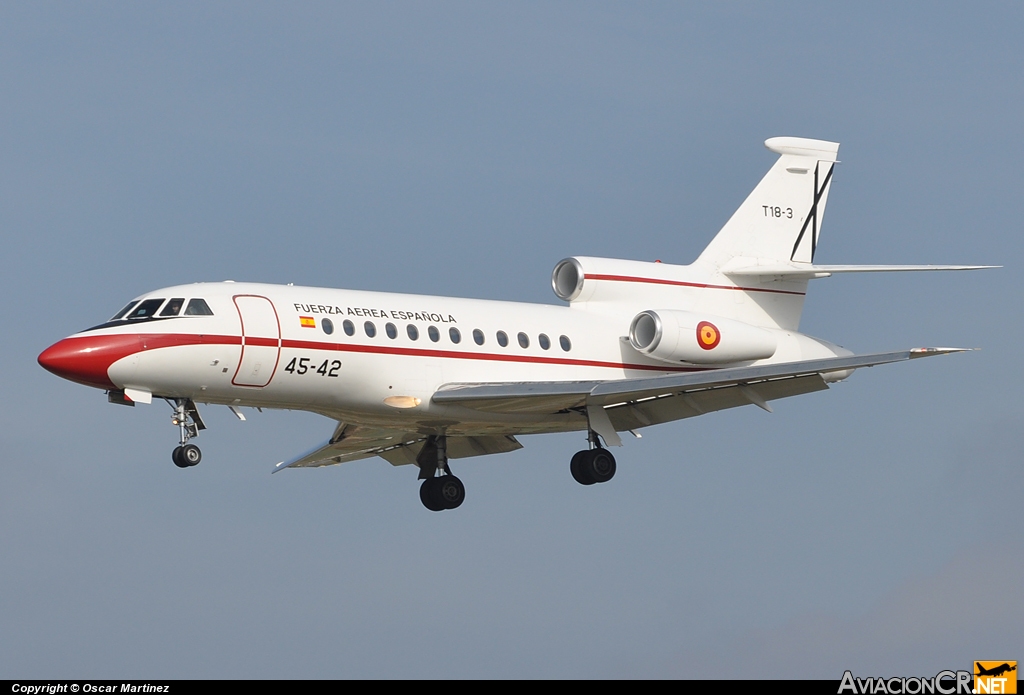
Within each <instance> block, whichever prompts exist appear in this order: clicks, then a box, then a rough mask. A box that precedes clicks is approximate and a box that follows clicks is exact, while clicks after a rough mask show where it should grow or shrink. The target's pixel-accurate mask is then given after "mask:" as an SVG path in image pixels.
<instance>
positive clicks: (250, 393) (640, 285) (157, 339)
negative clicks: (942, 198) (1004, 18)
mask: <svg viewBox="0 0 1024 695" xmlns="http://www.w3.org/2000/svg"><path fill="white" fill-rule="evenodd" d="M765 145H766V146H767V147H768V149H770V150H771V151H773V152H775V153H776V154H778V155H779V158H778V160H777V161H776V162H775V164H774V166H772V168H771V169H770V170H769V171H768V173H767V174H766V175H765V177H764V178H763V179H762V180H761V182H760V183H759V184H758V185H757V187H756V188H755V189H754V191H753V192H752V193H751V194H750V195H749V196H748V197H747V199H746V200H745V201H744V202H743V204H742V205H741V206H740V207H739V209H738V210H737V211H736V212H735V213H734V214H733V216H732V217H731V218H730V219H729V221H728V222H727V223H726V224H725V226H724V227H723V228H722V230H721V231H720V232H719V233H718V234H717V235H716V236H715V238H714V239H713V240H712V241H711V243H710V245H709V246H708V247H707V248H706V249H705V250H704V251H703V253H701V255H700V256H699V257H698V258H697V260H696V261H694V262H693V263H692V264H690V265H670V264H667V263H661V262H654V263H649V262H642V261H629V260H617V259H607V258H588V257H576V258H568V259H565V260H563V261H561V262H560V263H558V264H557V265H556V266H555V269H554V273H553V274H552V278H551V284H552V287H553V288H554V291H555V294H556V295H557V296H558V297H559V299H561V300H563V301H565V302H567V303H568V306H549V305H535V304H521V303H513V302H501V301H483V300H476V299H454V298H449V297H430V296H415V295H403V294H389V293H380V292H361V291H353V290H336V289H321V288H314V287H295V286H291V285H288V286H279V285H264V284H252V283H240V282H239V283H234V282H223V283H199V284H192V285H181V286H178V287H166V288H163V289H160V290H156V291H153V292H147V293H146V294H144V295H142V296H140V297H138V298H137V299H134V300H132V301H131V302H129V303H128V305H127V306H125V307H124V308H123V309H122V310H121V311H119V312H117V314H115V315H114V316H113V318H111V319H110V320H109V321H107V322H106V323H103V324H101V325H99V326H95V327H94V328H90V329H88V330H86V331H82V332H81V333H76V334H75V335H72V336H70V337H68V338H65V339H64V340H61V341H59V342H58V343H56V344H55V345H53V346H51V347H49V348H47V349H46V350H45V351H44V352H43V353H42V354H41V355H40V356H39V363H40V364H41V365H42V366H43V367H45V368H46V369H48V370H49V371H51V372H53V373H54V374H57V375H59V376H61V377H64V378H66V379H69V380H71V381H75V382H78V383H81V384H85V385H87V386H93V387H95V388H99V389H103V390H105V391H106V392H107V395H108V400H109V401H111V402H114V403H121V404H127V405H134V404H135V403H150V402H151V401H152V400H153V398H161V399H164V400H166V401H167V402H168V403H169V404H170V405H171V406H172V407H173V409H174V414H173V417H172V422H173V423H174V424H175V425H176V426H177V427H178V428H179V432H180V443H179V446H178V447H177V448H176V449H175V450H174V453H173V456H172V458H173V460H174V463H176V464H177V465H178V466H180V467H182V468H187V467H189V466H194V465H195V464H197V463H199V460H200V458H201V454H200V451H199V448H198V447H197V446H196V445H195V444H192V443H191V440H192V439H193V438H194V437H195V436H196V435H197V434H198V433H199V431H200V430H202V429H205V425H204V424H203V420H202V418H201V417H200V414H199V410H198V408H197V406H196V404H197V403H204V404H220V405H225V406H228V407H229V408H231V409H232V410H233V411H234V412H235V414H236V415H237V416H238V417H239V418H240V419H244V416H243V415H242V413H241V411H240V410H239V409H238V408H239V406H249V407H258V408H287V409H293V410H308V411H312V412H315V413H320V414H321V415H324V416H326V417H328V418H331V419H332V420H335V421H336V422H337V425H336V426H335V428H334V432H333V434H332V435H331V437H330V438H329V439H328V440H327V441H326V442H324V443H323V444H322V445H320V446H317V447H316V448H314V449H313V450H311V451H309V452H308V453H306V454H303V455H302V456H298V457H296V458H294V459H291V460H290V461H285V462H281V463H279V464H278V465H277V469H276V470H282V469H284V468H293V467H307V466H327V465H333V464H337V463H344V462H347V461H353V460H356V459H361V458H367V457H370V456H380V457H381V458H383V459H385V460H387V461H388V462H389V463H391V464H393V465H396V466H398V465H403V464H415V465H416V466H417V467H418V469H419V476H418V477H419V478H420V479H422V481H423V482H422V484H421V485H420V499H421V501H422V502H423V504H424V505H425V506H426V507H427V508H428V509H431V510H433V511H440V510H442V509H454V508H455V507H458V506H459V505H460V504H461V503H462V501H463V499H464V497H465V488H464V486H463V484H462V482H461V481H460V480H459V479H458V478H457V477H455V476H454V475H452V472H451V468H450V466H449V460H450V459H457V458H463V457H468V456H477V455H481V454H492V453H499V452H503V451H512V450H515V449H519V448H521V444H520V443H519V442H518V441H517V440H516V436H517V435H522V434H534V433H541V432H569V431H583V432H587V433H588V441H589V447H588V448H587V449H584V450H583V451H580V452H578V453H576V454H575V455H574V456H573V457H572V461H571V463H570V466H569V468H570V471H571V473H572V476H573V477H574V478H575V479H576V480H577V481H578V482H580V483H582V484H584V485H591V484H594V483H603V482H606V481H608V480H610V479H611V477H612V476H613V475H614V474H615V459H614V457H613V456H612V455H611V453H610V452H609V451H608V450H607V449H606V448H605V447H607V446H619V445H621V440H620V438H619V432H625V431H633V432H635V430H637V429H640V428H642V427H647V426H649V425H656V424H659V423H663V422H668V421H671V420H678V419H681V418H687V417H693V416H696V415H701V414H703V413H708V412H711V411H715V410H722V409H725V408H733V407H736V406H741V405H756V406H759V407H761V408H764V409H765V410H770V408H769V405H768V402H769V401H771V400H773V399H777V398H785V397H787V396H795V395H798V394H802V393H810V392H812V391H819V390H822V389H827V388H828V384H829V383H830V382H835V381H839V380H842V379H845V378H846V377H847V376H849V375H850V374H851V373H852V372H853V371H854V370H855V369H857V368H859V367H869V366H873V365H878V364H885V363H888V362H899V361H902V360H908V359H914V358H917V357H926V356H930V355H936V354H941V353H946V352H954V351H956V349H954V348H918V349H912V350H903V351H898V352H885V353H876V354H867V355H854V354H853V353H851V352H850V351H848V350H844V349H843V348H841V347H838V346H836V345H833V344H831V343H828V342H826V341H823V340H818V339H817V338H812V337H810V336H807V335H803V334H801V333H798V332H797V328H798V326H799V322H800V313H801V310H802V308H803V303H804V296H805V294H806V291H807V285H808V281H810V280H812V279H815V278H823V277H828V276H829V275H831V274H833V273H850V272H878V271H900V270H967V269H971V268H980V267H990V266H877V265H871V266H850V265H815V264H814V256H815V250H816V248H817V245H818V237H819V233H820V230H821V221H822V217H823V215H824V213H825V203H826V201H827V199H828V193H829V188H830V184H831V181H832V172H833V169H834V167H835V163H836V155H837V153H838V151H839V145H838V143H833V142H825V141H822V140H809V139H804V138H789V137H782V138H772V139H770V140H768V141H767V142H766V143H765Z"/></svg>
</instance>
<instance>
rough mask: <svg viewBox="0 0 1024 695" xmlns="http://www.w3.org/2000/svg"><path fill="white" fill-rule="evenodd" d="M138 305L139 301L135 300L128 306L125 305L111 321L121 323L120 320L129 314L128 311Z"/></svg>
mask: <svg viewBox="0 0 1024 695" xmlns="http://www.w3.org/2000/svg"><path fill="white" fill-rule="evenodd" d="M136 304H138V301H136V300H134V299H133V300H132V301H130V302H128V303H127V304H125V305H124V309H121V311H119V312H117V313H116V314H114V316H113V317H111V319H110V320H111V321H119V320H121V319H123V318H124V315H125V314H127V313H128V310H129V309H131V308H132V307H133V306H135V305H136Z"/></svg>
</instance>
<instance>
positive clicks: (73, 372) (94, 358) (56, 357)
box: [39, 335, 141, 389]
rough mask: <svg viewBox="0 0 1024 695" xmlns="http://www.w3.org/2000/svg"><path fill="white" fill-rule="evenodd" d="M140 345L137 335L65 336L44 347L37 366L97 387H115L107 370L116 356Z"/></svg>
mask: <svg viewBox="0 0 1024 695" xmlns="http://www.w3.org/2000/svg"><path fill="white" fill-rule="evenodd" d="M140 349H141V345H140V339H139V336H137V335H98V336H82V337H73V338H65V339H64V340H61V341H59V342H56V343H54V344H53V345H51V346H50V347H48V348H46V349H45V350H43V352H42V354H41V355H39V364H40V366H41V367H42V368H43V369H45V370H47V371H49V372H53V373H54V374H56V375H57V376H59V377H63V378H65V379H68V380H69V381H74V382H77V383H79V384H85V385H86V386H95V387H96V388H100V389H112V388H117V387H116V386H115V385H114V383H113V382H112V381H111V380H110V377H109V376H107V370H108V369H109V368H110V365H112V364H113V363H114V362H116V361H117V360H119V359H121V358H122V357H127V356H128V355H131V354H133V353H136V352H138V351H139V350H140Z"/></svg>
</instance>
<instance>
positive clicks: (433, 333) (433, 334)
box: [427, 326, 441, 343]
mask: <svg viewBox="0 0 1024 695" xmlns="http://www.w3.org/2000/svg"><path fill="white" fill-rule="evenodd" d="M427 335H428V336H430V340H431V342H434V343H436V342H437V341H439V340H440V339H441V333H440V331H438V330H437V326H428V327H427Z"/></svg>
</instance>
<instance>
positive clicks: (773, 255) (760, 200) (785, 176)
mask: <svg viewBox="0 0 1024 695" xmlns="http://www.w3.org/2000/svg"><path fill="white" fill-rule="evenodd" d="M764 144H765V147H767V148H768V149H769V150H771V151H772V152H776V153H778V154H779V155H780V156H779V159H778V161H777V162H775V165H774V166H773V167H772V168H771V169H769V170H768V173H767V174H765V176H764V178H763V179H761V182H760V183H759V184H757V187H755V188H754V190H753V192H751V194H750V195H749V196H747V199H746V200H744V201H743V204H742V205H740V207H739V209H737V210H736V212H735V213H733V215H732V217H730V218H729V221H728V222H726V223H725V226H724V227H722V229H721V231H719V232H718V234H717V235H716V236H715V238H714V239H712V241H711V243H710V244H709V245H708V247H707V248H706V249H704V252H703V253H701V255H700V257H699V258H698V259H697V263H698V264H701V265H704V266H705V267H707V268H708V269H709V270H718V269H719V268H721V267H722V266H724V265H725V264H726V263H728V262H729V261H731V260H733V259H735V258H744V259H751V261H761V262H762V263H764V262H765V261H774V262H788V261H796V262H800V263H810V262H812V261H813V260H814V253H815V251H816V250H817V247H818V236H819V234H820V233H821V220H822V218H823V217H824V215H825V203H826V202H827V200H828V191H829V188H830V186H831V183H832V170H833V168H834V167H835V163H836V155H837V154H838V152H839V143H837V142H827V141H825V140H809V139H807V138H789V137H783V138H771V139H769V140H766V141H765V143H764Z"/></svg>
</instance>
